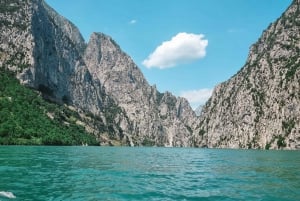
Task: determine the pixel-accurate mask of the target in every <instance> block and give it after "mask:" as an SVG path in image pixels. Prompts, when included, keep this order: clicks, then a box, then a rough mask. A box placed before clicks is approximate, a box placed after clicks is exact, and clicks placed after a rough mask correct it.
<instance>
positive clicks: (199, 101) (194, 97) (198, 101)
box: [180, 89, 213, 109]
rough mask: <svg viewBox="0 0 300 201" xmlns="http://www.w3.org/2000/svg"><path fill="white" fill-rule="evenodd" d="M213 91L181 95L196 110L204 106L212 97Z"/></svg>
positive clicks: (202, 90) (198, 91) (205, 90)
mask: <svg viewBox="0 0 300 201" xmlns="http://www.w3.org/2000/svg"><path fill="white" fill-rule="evenodd" d="M212 92H213V89H198V90H190V91H183V92H181V93H180V96H181V97H184V98H186V99H187V100H188V101H189V103H190V105H191V106H192V108H193V109H196V108H197V107H198V106H200V105H203V104H205V103H206V101H207V100H208V99H209V98H210V97H211V95H212Z"/></svg>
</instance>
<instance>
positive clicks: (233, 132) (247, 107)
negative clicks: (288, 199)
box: [200, 0, 300, 149]
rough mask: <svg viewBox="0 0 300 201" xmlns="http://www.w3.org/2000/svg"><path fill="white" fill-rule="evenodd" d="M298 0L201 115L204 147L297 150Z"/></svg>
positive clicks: (299, 142) (299, 133)
mask: <svg viewBox="0 0 300 201" xmlns="http://www.w3.org/2000/svg"><path fill="white" fill-rule="evenodd" d="M299 2H300V1H299V0H294V1H293V3H292V4H291V6H290V7H289V8H288V9H287V10H286V11H285V12H284V13H283V14H282V16H281V17H280V18H279V19H278V20H276V21H275V22H274V23H272V24H270V26H269V27H268V28H267V29H266V30H265V31H264V32H263V34H262V36H261V37H260V39H259V40H258V42H256V43H255V44H254V45H252V46H251V48H250V52H249V55H248V59H247V61H246V64H245V65H244V67H243V68H242V69H241V70H240V71H239V72H238V73H237V74H236V75H234V76H232V78H230V79H229V80H227V81H226V82H223V83H221V84H220V85H218V86H217V87H216V88H215V90H214V92H213V95H212V97H211V99H210V100H209V101H208V102H207V104H206V105H205V106H204V108H203V110H202V114H201V123H200V130H201V134H202V139H201V140H202V141H201V142H200V144H202V145H203V146H208V147H218V148H225V147H226V148H256V149H270V148H271V149H282V148H284V149H299V148H300V129H299V127H300V119H299V117H298V116H299V114H300V108H299V102H300V100H299V97H300V96H299V95H300V94H299V91H300V88H299V73H300V71H299V69H300V68H299V66H300V65H299V62H300V55H299V52H300V51H299V47H300V44H299V42H300V35H299V33H300V30H299V27H300V26H299V25H300V12H299Z"/></svg>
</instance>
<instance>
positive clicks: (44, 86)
mask: <svg viewBox="0 0 300 201" xmlns="http://www.w3.org/2000/svg"><path fill="white" fill-rule="evenodd" d="M0 21H1V24H0V36H1V37H0V67H1V68H4V69H6V70H9V71H11V72H14V73H15V74H16V77H17V78H18V79H19V80H20V83H21V84H23V85H25V86H27V87H29V88H32V89H34V90H38V91H40V92H41V94H42V96H43V97H44V98H45V99H47V100H48V101H51V102H55V103H56V104H59V105H62V104H65V105H66V106H68V107H72V108H74V110H75V111H76V112H77V113H78V114H80V115H81V116H84V117H85V118H84V119H85V121H84V122H81V123H80V124H81V125H82V126H84V127H85V129H86V131H87V132H88V133H90V134H92V135H94V136H95V137H96V138H97V139H98V141H99V144H101V145H131V146H134V145H148V146H154V145H156V146H194V141H195V139H194V138H195V136H197V135H195V133H194V131H195V130H196V126H197V125H198V119H197V117H196V116H195V113H194V112H193V110H192V109H191V107H190V106H189V104H188V102H187V101H186V100H185V99H183V98H176V97H175V96H173V95H172V94H170V93H168V92H166V93H160V92H158V91H157V90H156V88H155V87H154V86H150V85H149V84H148V83H147V81H146V80H145V78H144V76H143V75H142V73H141V71H140V70H139V68H138V67H137V66H136V65H135V64H134V62H133V61H132V59H131V58H130V57H129V56H128V55H126V54H125V53H124V52H123V51H122V50H121V49H120V47H119V46H118V45H117V44H116V42H115V41H113V39H111V38H110V37H109V36H106V35H104V34H102V33H94V34H92V36H91V38H90V41H89V43H88V44H86V43H85V41H84V40H83V37H82V36H81V34H80V32H79V30H78V29H77V28H76V27H75V26H74V25H73V24H72V23H71V22H70V21H68V20H67V19H65V18H64V17H62V16H60V15H59V14H57V13H56V11H54V10H53V9H52V8H50V7H49V6H48V5H47V4H46V3H45V2H44V1H43V0H24V1H19V0H10V1H9V2H8V1H0ZM0 101H1V99H0ZM0 109H1V110H2V108H0ZM49 118H50V117H49ZM87 119H90V120H89V121H87ZM2 124H3V122H0V128H1V125H2ZM7 132H9V131H7ZM45 135H46V133H45Z"/></svg>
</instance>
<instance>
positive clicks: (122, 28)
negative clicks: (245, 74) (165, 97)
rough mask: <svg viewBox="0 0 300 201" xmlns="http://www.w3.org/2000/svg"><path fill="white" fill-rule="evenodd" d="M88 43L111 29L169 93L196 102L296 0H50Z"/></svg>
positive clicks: (153, 81)
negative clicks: (90, 38) (91, 38)
mask: <svg viewBox="0 0 300 201" xmlns="http://www.w3.org/2000/svg"><path fill="white" fill-rule="evenodd" d="M46 2H47V3H48V4H49V5H50V6H52V7H53V8H54V9H55V10H57V11H58V12H59V13H60V14H61V15H63V16H65V17H66V18H68V19H69V20H71V21H72V22H73V23H74V24H75V25H76V26H77V27H78V28H79V29H80V31H81V33H82V35H83V37H84V38H85V40H86V41H88V40H89V36H90V34H91V33H92V32H103V33H105V34H107V35H110V36H111V37H112V38H113V39H114V40H115V41H116V42H117V43H118V44H119V45H120V47H121V48H122V49H123V50H124V51H125V52H126V53H127V54H128V55H130V56H131V57H132V58H133V60H134V61H135V63H136V64H137V65H138V66H139V67H140V69H141V70H142V72H143V73H144V75H145V77H146V79H147V80H148V82H149V83H150V84H151V85H154V84H155V85H156V86H157V88H158V90H159V91H161V92H164V91H170V92H172V93H173V94H174V95H176V96H184V97H186V98H187V99H188V100H189V101H190V103H191V105H192V107H193V108H195V107H197V106H198V105H200V104H203V103H204V102H205V100H207V98H208V97H209V95H210V94H211V91H212V89H213V88H214V86H216V85H217V84H219V83H220V82H223V81H225V80H227V79H229V78H230V77H231V76H232V75H234V74H235V73H236V72H237V71H238V70H239V69H240V68H241V67H242V66H243V65H244V63H245V61H246V58H247V56H248V53H249V48H250V46H251V44H253V43H254V42H256V41H257V40H258V38H259V37H260V35H261V34H262V32H263V30H265V29H266V28H267V27H268V25H269V24H270V23H271V22H273V21H275V20H276V19H277V18H278V17H280V16H281V14H282V13H283V12H284V11H285V10H286V9H287V7H288V6H289V5H290V4H291V2H292V0H276V1H274V0H217V1H212V0H75V1H74V0H46Z"/></svg>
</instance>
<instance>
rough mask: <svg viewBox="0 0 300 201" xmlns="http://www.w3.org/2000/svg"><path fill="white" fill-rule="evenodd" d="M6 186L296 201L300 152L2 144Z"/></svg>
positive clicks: (46, 196)
mask: <svg viewBox="0 0 300 201" xmlns="http://www.w3.org/2000/svg"><path fill="white" fill-rule="evenodd" d="M1 191H5V192H11V193H13V194H14V195H15V196H16V198H15V199H10V200H20V201H21V200H22V201H24V200H34V201H39V200H41V201H45V200H55V201H58V200H78V201H79V200H80V201H81V200H82V201H85V200H110V201H114V200H121V201H123V200H145V201H146V200H147V201H148V200H149V201H150V200H158V201H161V200H162V201H168V200H197V201H198V200H204V201H205V200H210V201H215V200H222V201H223V200H237V201H240V200H265V201H267V200H270V201H276V200H280V201H282V200H291V201H292V200H293V201H298V200H300V152H299V151H257V150H214V149H183V148H129V147H119V148H116V147H22V146H15V147H14V146H3V147H0V192H1ZM0 200H1V201H4V200H9V199H8V198H5V197H4V196H0Z"/></svg>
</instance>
